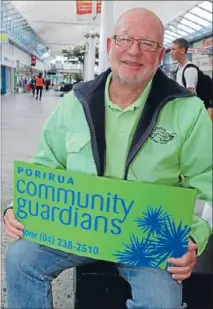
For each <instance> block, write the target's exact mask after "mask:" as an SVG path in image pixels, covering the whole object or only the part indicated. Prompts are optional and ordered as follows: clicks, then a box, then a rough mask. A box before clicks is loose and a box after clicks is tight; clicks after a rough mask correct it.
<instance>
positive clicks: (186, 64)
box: [171, 38, 213, 118]
mask: <svg viewBox="0 0 213 309" xmlns="http://www.w3.org/2000/svg"><path fill="white" fill-rule="evenodd" d="M188 47H189V44H188V41H187V40H185V39H183V38H179V39H176V40H174V41H173V44H172V47H171V56H172V58H173V59H174V60H176V61H177V62H178V63H179V65H178V68H177V71H176V81H177V82H178V84H180V85H181V86H183V87H185V88H187V89H188V90H189V91H190V92H192V93H193V94H195V95H197V96H198V97H199V98H200V99H201V100H202V101H203V103H204V105H205V108H206V109H207V110H208V112H209V113H210V111H211V110H212V101H213V92H212V89H213V81H212V79H211V77H210V76H208V75H206V74H205V73H204V72H203V71H202V70H201V69H199V67H198V66H197V65H195V64H193V63H192V62H191V61H189V60H188V58H187V55H186V54H187V51H188ZM211 113H212V111H211ZM210 117H211V115H210ZM211 118H212V117H211Z"/></svg>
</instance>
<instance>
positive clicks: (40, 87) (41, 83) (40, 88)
mask: <svg viewBox="0 0 213 309" xmlns="http://www.w3.org/2000/svg"><path fill="white" fill-rule="evenodd" d="M44 84H45V82H44V78H43V77H42V73H39V75H38V77H37V78H36V100H38V95H39V101H41V97H42V91H43V87H44Z"/></svg>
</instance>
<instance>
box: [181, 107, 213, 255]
mask: <svg viewBox="0 0 213 309" xmlns="http://www.w3.org/2000/svg"><path fill="white" fill-rule="evenodd" d="M195 109H196V108H195ZM189 117H190V116H189ZM180 165H181V166H180V168H181V176H182V179H184V180H183V184H182V186H183V187H186V188H194V189H196V190H197V199H200V200H202V201H203V202H204V203H203V204H204V205H205V206H204V208H205V211H203V212H202V214H201V216H197V215H194V218H193V223H192V229H191V237H192V238H193V239H194V240H195V242H196V243H197V244H198V255H200V254H201V253H202V252H203V251H204V249H205V247H206V245H207V242H208V239H209V236H210V235H211V233H212V122H211V119H210V117H209V115H208V113H207V111H206V109H205V108H204V106H203V105H202V106H201V107H200V109H199V112H198V113H197V117H196V119H195V120H194V123H193V125H192V126H191V127H190V129H189V130H188V132H187V135H186V137H185V140H184V142H183V145H182V149H181V154H180Z"/></svg>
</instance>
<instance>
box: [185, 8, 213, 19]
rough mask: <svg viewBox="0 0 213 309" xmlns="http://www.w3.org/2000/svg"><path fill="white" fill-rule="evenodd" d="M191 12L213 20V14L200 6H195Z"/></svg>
mask: <svg viewBox="0 0 213 309" xmlns="http://www.w3.org/2000/svg"><path fill="white" fill-rule="evenodd" d="M190 12H192V13H194V14H196V15H198V16H201V17H203V18H204V19H207V20H209V21H210V22H211V21H212V14H211V13H210V12H206V11H204V10H202V9H200V8H199V7H195V8H193V9H192V10H191V11H190Z"/></svg>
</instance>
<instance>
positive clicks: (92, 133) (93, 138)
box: [76, 93, 191, 180]
mask: <svg viewBox="0 0 213 309" xmlns="http://www.w3.org/2000/svg"><path fill="white" fill-rule="evenodd" d="M76 96H77V98H78V99H79V101H80V102H81V103H82V106H83V108H84V112H85V116H86V119H87V123H88V126H89V130H90V136H91V144H92V153H93V159H94V163H95V165H96V170H97V175H98V176H102V175H101V167H100V159H99V154H98V146H97V141H96V136H95V129H94V126H93V122H92V118H91V115H90V111H89V108H88V105H87V102H86V100H85V99H84V97H83V96H81V94H80V93H76ZM188 96H191V95H187V96H182V97H188ZM175 98H181V97H180V96H179V94H177V95H176V96H175V95H172V96H168V97H167V98H165V99H164V100H163V101H162V102H161V103H160V104H159V106H158V108H157V110H156V111H155V113H154V116H153V118H152V122H151V124H150V126H149V128H148V129H147V133H146V134H144V136H142V139H143V142H142V143H141V145H140V147H139V148H138V149H137V150H136V151H135V152H134V153H133V154H132V157H131V159H130V160H129V161H128V160H127V163H126V167H125V175H124V180H127V175H128V170H129V166H130V164H131V162H132V160H133V159H134V157H135V156H136V154H137V153H138V151H139V149H141V147H143V145H144V143H145V141H146V140H147V139H148V137H149V136H150V134H151V132H152V130H153V128H154V127H155V125H156V123H157V120H158V115H159V113H160V111H161V109H162V107H163V106H165V105H166V104H167V103H168V102H169V101H171V99H175ZM130 154H131V152H130Z"/></svg>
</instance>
